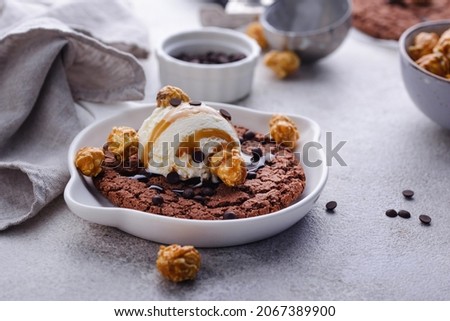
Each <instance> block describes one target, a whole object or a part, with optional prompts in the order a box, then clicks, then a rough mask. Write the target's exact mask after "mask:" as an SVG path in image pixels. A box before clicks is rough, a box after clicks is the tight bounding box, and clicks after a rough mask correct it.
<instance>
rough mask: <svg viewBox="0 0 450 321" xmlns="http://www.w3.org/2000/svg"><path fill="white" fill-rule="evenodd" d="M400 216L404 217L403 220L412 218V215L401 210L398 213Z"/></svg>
mask: <svg viewBox="0 0 450 321" xmlns="http://www.w3.org/2000/svg"><path fill="white" fill-rule="evenodd" d="M398 216H400V217H402V218H410V217H411V213H410V212H408V211H405V210H400V211H398Z"/></svg>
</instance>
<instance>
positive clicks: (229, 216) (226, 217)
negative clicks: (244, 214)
mask: <svg viewBox="0 0 450 321" xmlns="http://www.w3.org/2000/svg"><path fill="white" fill-rule="evenodd" d="M236 218H237V215H236V214H234V213H233V212H225V213H223V219H224V220H234V219H236Z"/></svg>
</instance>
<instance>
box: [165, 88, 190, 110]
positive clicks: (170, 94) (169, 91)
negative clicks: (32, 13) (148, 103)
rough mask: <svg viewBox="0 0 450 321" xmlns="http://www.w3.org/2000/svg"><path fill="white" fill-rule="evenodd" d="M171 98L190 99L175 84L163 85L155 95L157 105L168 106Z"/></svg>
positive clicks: (186, 100)
mask: <svg viewBox="0 0 450 321" xmlns="http://www.w3.org/2000/svg"><path fill="white" fill-rule="evenodd" d="M172 99H179V100H180V101H181V102H189V101H190V100H191V99H190V98H189V96H188V95H187V94H186V93H185V92H184V91H183V90H181V89H180V88H178V87H175V86H164V87H163V88H161V89H160V91H158V94H157V95H156V106H157V107H168V106H170V105H171V104H170V101H171V100H172Z"/></svg>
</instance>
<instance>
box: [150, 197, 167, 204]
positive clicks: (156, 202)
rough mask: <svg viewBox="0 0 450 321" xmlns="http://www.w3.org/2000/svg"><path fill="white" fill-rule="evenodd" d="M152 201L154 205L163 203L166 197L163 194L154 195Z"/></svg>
mask: <svg viewBox="0 0 450 321" xmlns="http://www.w3.org/2000/svg"><path fill="white" fill-rule="evenodd" d="M152 203H153V205H161V204H162V203H164V198H162V196H161V195H155V196H153V197H152Z"/></svg>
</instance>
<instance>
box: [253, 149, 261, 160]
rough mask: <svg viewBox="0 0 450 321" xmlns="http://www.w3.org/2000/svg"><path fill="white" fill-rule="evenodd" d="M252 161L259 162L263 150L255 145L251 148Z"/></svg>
mask: <svg viewBox="0 0 450 321" xmlns="http://www.w3.org/2000/svg"><path fill="white" fill-rule="evenodd" d="M252 155H253V157H252V162H253V163H257V162H259V159H260V158H261V157H262V155H263V151H262V149H261V148H259V147H257V148H253V149H252Z"/></svg>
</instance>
